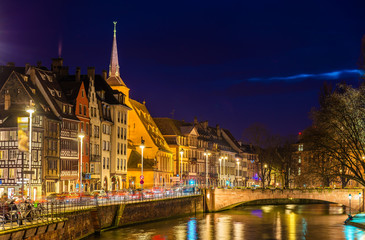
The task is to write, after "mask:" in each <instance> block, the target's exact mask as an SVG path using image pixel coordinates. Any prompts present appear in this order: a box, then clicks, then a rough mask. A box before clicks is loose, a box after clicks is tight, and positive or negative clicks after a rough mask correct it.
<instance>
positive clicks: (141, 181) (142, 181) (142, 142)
mask: <svg viewBox="0 0 365 240" xmlns="http://www.w3.org/2000/svg"><path fill="white" fill-rule="evenodd" d="M139 147H140V148H141V177H140V182H139V183H140V184H141V189H142V190H143V183H144V180H143V179H144V177H143V149H144V140H143V138H141V145H140V146H139Z"/></svg>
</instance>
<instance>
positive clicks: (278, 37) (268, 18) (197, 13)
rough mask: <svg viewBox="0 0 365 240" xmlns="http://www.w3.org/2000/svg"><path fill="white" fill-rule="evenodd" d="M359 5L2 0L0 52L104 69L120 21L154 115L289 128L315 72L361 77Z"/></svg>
mask: <svg viewBox="0 0 365 240" xmlns="http://www.w3.org/2000/svg"><path fill="white" fill-rule="evenodd" d="M106 2H108V3H106ZM364 11H365V1H364V0H359V1H351V0H349V1H340V0H338V1H336V0H331V1H322V0H321V1H318V0H317V1H292V0H291V1H272V0H268V1H264V0H262V1H242V0H240V1H197V0H195V1H171V0H170V1H124V0H123V1H122V0H119V1H101V0H99V1H77V3H76V2H74V1H57V2H56V1H15V0H14V1H8V0H5V1H4V0H2V1H1V2H0V64H6V63H7V62H15V64H16V65H17V66H23V65H25V63H30V64H32V65H36V63H37V61H42V63H43V65H44V66H46V67H50V63H51V58H55V57H58V56H59V55H60V56H61V57H63V58H64V65H67V66H70V73H71V74H74V71H75V68H76V67H77V66H80V67H81V70H82V72H83V73H86V68H87V67H88V66H94V67H96V72H97V73H99V74H100V73H101V71H102V70H103V69H108V66H109V62H110V55H111V47H112V37H113V21H117V22H118V24H117V40H118V41H117V43H118V51H119V64H120V71H121V76H122V79H123V80H124V82H125V83H126V84H127V86H128V87H129V88H130V89H131V92H130V95H131V97H132V98H134V99H136V100H139V101H143V100H145V101H146V104H147V107H148V108H149V110H150V112H151V114H152V116H153V117H172V116H174V118H176V119H180V120H182V119H183V120H185V121H193V118H194V116H196V117H197V118H198V120H200V121H203V120H208V121H209V124H210V125H211V126H215V125H216V124H219V125H220V126H221V127H223V128H228V129H230V130H231V132H232V133H233V134H234V135H235V136H236V137H237V138H238V139H240V138H241V136H242V132H243V130H244V129H245V128H246V127H248V126H249V125H250V124H252V123H255V122H260V123H263V124H265V125H267V127H268V128H269V129H271V130H272V131H273V132H275V133H280V134H285V135H286V134H295V133H297V132H299V131H301V130H302V129H303V128H306V127H308V126H309V125H310V124H311V121H310V120H309V118H308V116H309V114H308V113H309V111H310V110H311V108H312V107H314V106H316V105H317V102H318V92H319V90H320V88H321V86H322V84H323V81H328V82H331V83H333V85H335V84H336V83H338V82H340V81H342V80H346V81H349V82H350V83H351V84H357V83H358V79H359V73H358V71H357V68H358V65H357V63H358V61H359V57H360V44H361V38H362V36H363V35H364V34H365V27H364V26H365V14H364Z"/></svg>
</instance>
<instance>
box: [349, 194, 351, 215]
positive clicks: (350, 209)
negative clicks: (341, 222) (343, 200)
mask: <svg viewBox="0 0 365 240" xmlns="http://www.w3.org/2000/svg"><path fill="white" fill-rule="evenodd" d="M349 202H350V216H351V194H349Z"/></svg>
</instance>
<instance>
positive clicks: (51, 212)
mask: <svg viewBox="0 0 365 240" xmlns="http://www.w3.org/2000/svg"><path fill="white" fill-rule="evenodd" d="M200 194H201V192H200V190H199V189H194V190H191V189H189V190H186V189H171V190H169V191H164V192H154V193H152V192H149V191H146V192H142V191H131V192H130V193H128V194H125V195H113V196H90V197H80V198H75V199H68V198H65V199H52V200H47V201H44V202H41V203H39V202H38V203H37V202H32V203H29V202H20V203H11V201H8V202H6V203H1V204H0V232H1V231H5V230H9V229H14V228H19V227H23V226H28V225H39V224H49V223H54V222H59V221H64V220H66V219H67V217H69V216H72V215H75V214H78V213H79V212H81V211H85V210H88V209H92V208H98V207H102V206H110V205H119V204H127V203H137V202H148V201H155V200H162V199H173V198H180V197H185V196H194V195H200Z"/></svg>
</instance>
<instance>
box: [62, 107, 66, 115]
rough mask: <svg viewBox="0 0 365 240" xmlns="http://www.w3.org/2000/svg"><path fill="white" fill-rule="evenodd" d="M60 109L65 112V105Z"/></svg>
mask: <svg viewBox="0 0 365 240" xmlns="http://www.w3.org/2000/svg"><path fill="white" fill-rule="evenodd" d="M62 111H63V113H66V105H63V107H62Z"/></svg>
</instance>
